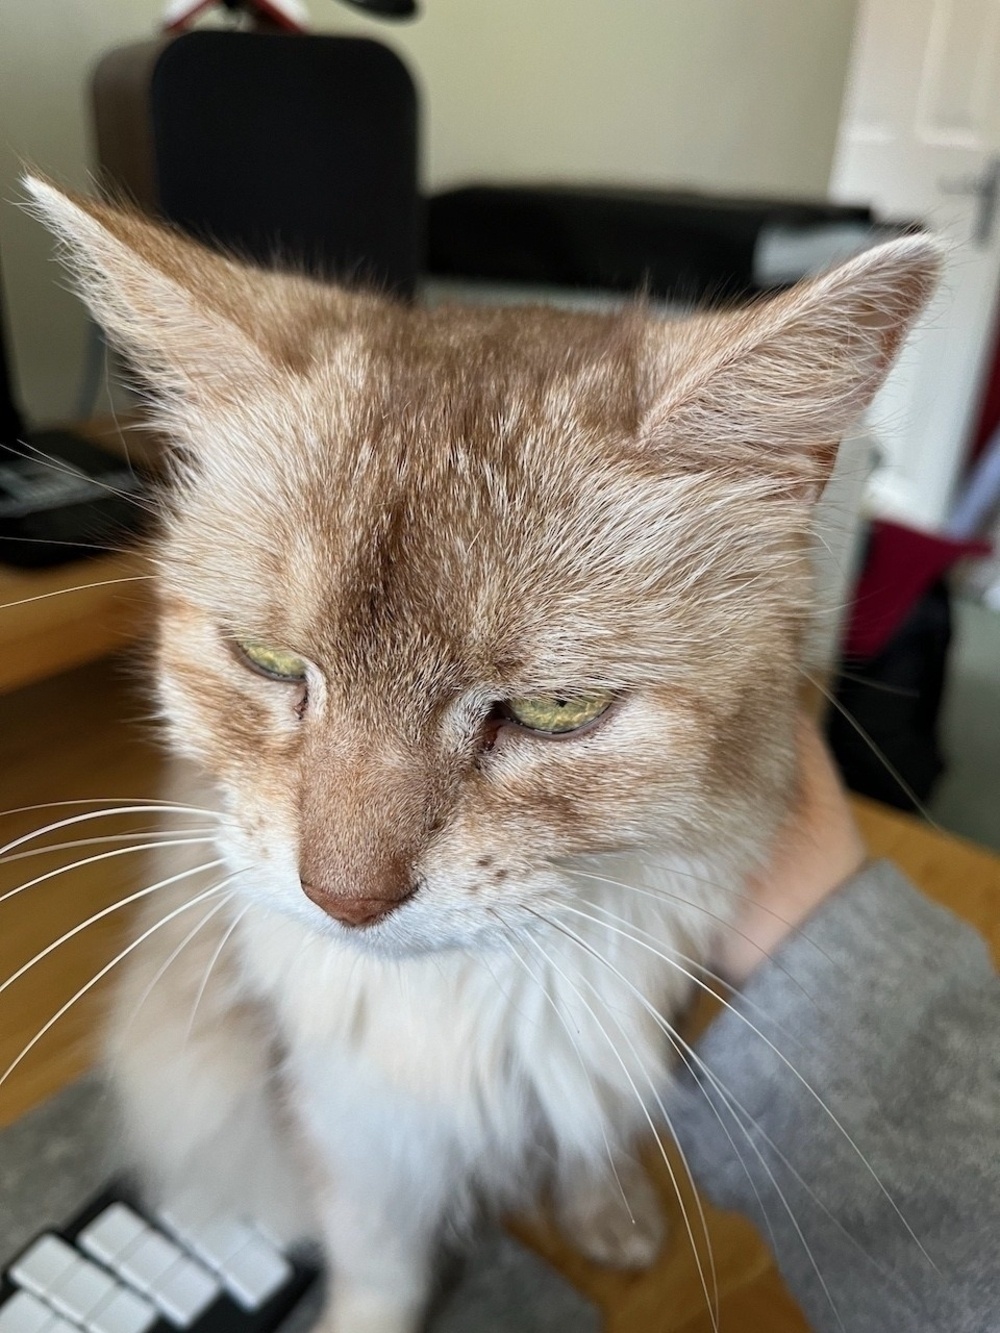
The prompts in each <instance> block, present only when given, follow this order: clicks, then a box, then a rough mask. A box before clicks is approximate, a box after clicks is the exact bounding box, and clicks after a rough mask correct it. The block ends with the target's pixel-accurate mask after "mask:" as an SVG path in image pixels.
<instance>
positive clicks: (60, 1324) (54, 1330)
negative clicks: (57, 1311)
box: [45, 1315, 80, 1333]
mask: <svg viewBox="0 0 1000 1333" xmlns="http://www.w3.org/2000/svg"><path fill="white" fill-rule="evenodd" d="M45 1333H80V1330H79V1329H78V1328H77V1326H76V1324H71V1323H70V1322H69V1320H68V1319H60V1318H59V1316H58V1315H53V1316H52V1323H51V1324H47V1325H46V1326H45Z"/></svg>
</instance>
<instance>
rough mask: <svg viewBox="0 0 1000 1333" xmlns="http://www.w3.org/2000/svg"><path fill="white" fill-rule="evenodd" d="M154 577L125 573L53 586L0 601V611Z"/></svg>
mask: <svg viewBox="0 0 1000 1333" xmlns="http://www.w3.org/2000/svg"><path fill="white" fill-rule="evenodd" d="M155 577H156V575H155V574H125V575H123V576H122V577H121V578H117V579H98V580H97V581H96V582H94V583H77V584H74V586H73V587H72V588H53V589H52V591H51V592H39V593H35V595H34V597H19V598H18V599H17V601H15V602H0V611H9V610H10V609H11V607H14V606H27V605H28V603H29V602H44V601H45V599H46V598H47V597H65V595H66V594H67V593H70V592H83V591H85V589H87V588H110V587H112V586H113V585H114V584H116V583H142V582H145V581H148V580H149V579H153V578H155Z"/></svg>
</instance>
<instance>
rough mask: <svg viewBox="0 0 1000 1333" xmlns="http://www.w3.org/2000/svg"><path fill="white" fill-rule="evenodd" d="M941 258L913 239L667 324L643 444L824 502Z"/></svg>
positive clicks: (928, 243)
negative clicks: (739, 303)
mask: <svg viewBox="0 0 1000 1333" xmlns="http://www.w3.org/2000/svg"><path fill="white" fill-rule="evenodd" d="M943 253H944V251H943V246H942V244H941V243H940V242H939V241H937V240H935V239H934V238H932V237H928V236H912V237H906V238H904V239H902V240H897V241H892V242H890V243H889V244H887V245H881V246H878V247H877V248H875V249H872V250H869V251H867V252H865V253H864V254H862V255H860V256H858V257H857V258H856V259H853V260H851V261H850V262H849V263H846V264H843V265H841V266H840V267H839V268H835V269H833V270H832V271H831V272H829V273H826V274H824V275H823V276H822V277H819V278H816V279H814V280H812V281H810V282H806V283H801V284H800V285H799V286H797V287H794V288H792V289H791V290H790V291H789V292H786V293H784V294H783V295H782V296H779V297H776V298H774V299H772V300H769V301H764V302H761V303H759V304H757V305H754V306H751V307H749V308H747V309H745V310H741V311H738V312H735V313H731V314H724V315H710V316H707V317H704V318H701V319H695V320H692V321H691V322H690V323H689V324H688V325H686V326H685V325H677V324H675V325H673V326H672V327H671V326H670V325H664V326H661V328H662V333H660V334H659V335H658V337H657V339H656V340H657V341H658V342H659V343H660V346H661V347H662V348H663V352H664V356H663V358H662V359H659V360H658V361H657V364H656V369H654V372H653V383H652V385H651V391H650V393H649V395H648V398H647V401H648V402H649V406H648V407H647V410H646V412H645V416H644V420H643V421H642V424H641V431H640V434H641V442H642V445H643V447H644V448H645V449H653V450H655V449H656V448H658V447H662V448H667V447H670V448H671V452H673V449H674V447H676V448H677V449H678V450H681V451H683V454H684V456H685V457H688V458H691V459H692V460H693V461H695V462H696V464H697V461H698V460H704V463H705V464H706V465H713V464H714V465H715V466H726V467H727V468H728V469H731V470H732V471H733V472H734V473H735V474H738V473H740V472H743V471H746V472H753V473H756V474H757V475H761V474H762V473H764V472H765V471H766V473H767V474H768V475H769V476H772V477H774V478H775V479H777V480H778V482H779V484H781V485H786V486H787V487H788V488H789V489H794V492H795V493H796V494H798V495H800V496H802V497H803V498H804V499H814V498H816V497H817V496H818V494H819V492H820V491H821V490H822V487H823V485H824V484H825V482H826V479H827V477H828V476H829V473H830V470H831V468H832V467H833V463H834V460H835V458H836V453H837V446H838V444H839V442H840V440H841V438H842V437H843V436H844V434H845V433H846V432H847V431H848V430H849V429H850V427H851V426H852V425H853V424H854V423H855V422H856V420H857V418H858V417H859V416H860V415H861V413H862V412H863V411H864V409H865V408H866V407H867V406H868V404H869V403H870V402H871V400H872V398H873V397H874V395H875V392H876V390H877V389H878V388H879V386H880V385H881V383H882V381H883V380H884V379H885V376H886V374H887V372H888V370H889V367H890V366H891V365H892V362H893V359H894V358H895V356H896V353H897V352H898V351H899V348H900V346H901V344H902V342H903V339H904V338H905V337H906V335H907V333H908V332H909V330H910V328H911V327H912V325H913V323H914V321H915V320H916V318H917V317H918V315H919V314H920V312H921V311H922V310H923V308H924V306H925V305H926V304H927V301H928V300H929V298H930V296H931V294H932V293H933V291H934V289H935V287H936V285H937V282H938V278H939V276H940V270H941V263H942V258H943ZM664 335H665V336H664ZM655 355H656V353H654V356H655Z"/></svg>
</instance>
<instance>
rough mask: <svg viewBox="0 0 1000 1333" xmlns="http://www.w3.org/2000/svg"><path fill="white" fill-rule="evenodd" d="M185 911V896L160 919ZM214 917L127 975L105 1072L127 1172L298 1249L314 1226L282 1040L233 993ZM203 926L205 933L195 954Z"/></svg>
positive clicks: (172, 935) (169, 941) (163, 943)
mask: <svg viewBox="0 0 1000 1333" xmlns="http://www.w3.org/2000/svg"><path fill="white" fill-rule="evenodd" d="M168 892H169V891H168ZM183 902H184V897H183V895H182V894H181V893H180V891H179V890H178V891H177V893H176V894H175V895H174V897H173V898H171V899H169V900H168V899H167V898H166V897H165V896H164V898H163V900H162V901H158V902H157V905H156V908H155V911H154V909H152V908H151V909H150V916H151V917H152V919H153V921H155V920H157V919H159V917H160V916H165V915H167V914H168V913H169V911H170V910H175V909H176V907H178V906H181V905H183ZM210 906H211V904H208V905H206V907H205V908H202V909H198V908H195V909H193V911H192V912H191V913H188V914H182V915H180V916H178V917H177V918H176V921H175V922H171V923H170V925H169V926H168V927H166V928H164V929H162V930H158V931H156V932H155V933H154V934H153V935H152V936H151V937H150V939H149V941H148V943H147V944H146V945H144V946H143V948H142V949H140V950H138V951H136V953H135V954H133V955H132V956H131V957H130V958H129V960H128V966H127V967H126V968H125V969H124V970H123V975H122V978H121V982H120V985H119V987H118V989H117V992H116V995H115V998H114V1002H113V1005H112V1007H111V1011H110V1013H109V1016H108V1023H107V1030H106V1065H107V1070H108V1074H109V1076H110V1080H111V1083H112V1085H113V1088H114V1090H115V1093H116V1100H117V1103H118V1108H119V1112H120V1118H121V1128H122V1130H123V1137H124V1143H123V1145H122V1151H123V1154H124V1156H125V1158H126V1161H125V1164H126V1165H127V1166H129V1167H130V1168H134V1169H136V1170H137V1171H138V1173H139V1176H140V1178H141V1181H142V1183H143V1186H144V1188H145V1190H146V1192H147V1193H148V1194H149V1196H150V1197H151V1198H152V1199H153V1200H155V1201H156V1202H157V1203H159V1204H161V1205H169V1204H175V1205H183V1206H185V1208H187V1209H189V1210H192V1211H194V1212H196V1213H201V1212H204V1213H206V1214H208V1213H212V1212H216V1211H221V1212H229V1213H235V1214H239V1215H242V1214H246V1215H248V1216H251V1217H255V1218H257V1219H258V1220H259V1221H261V1222H263V1223H265V1224H266V1225H267V1226H268V1228H269V1230H271V1231H272V1232H273V1233H274V1234H276V1235H278V1236H279V1237H281V1239H282V1240H285V1241H290V1240H293V1239H296V1238H298V1237H300V1236H303V1235H308V1234H312V1233H313V1232H314V1222H313V1216H312V1212H311V1209H310V1207H309V1193H308V1191H307V1190H306V1189H305V1188H304V1187H303V1181H304V1176H303V1172H302V1170H301V1165H300V1163H299V1162H298V1161H297V1159H296V1156H295V1141H294V1135H292V1134H290V1133H289V1130H288V1126H287V1124H286V1123H285V1121H286V1116H285V1114H284V1108H283V1098H282V1095H281V1088H280V1082H279V1080H278V1078H277V1062H276V1058H275V1050H274V1037H273V1032H272V1028H271V1024H270V1022H269V1020H268V1015H267V1013H266V1012H265V1011H264V1009H263V1008H262V1007H261V1006H259V1005H257V1004H254V1003H252V1002H249V1001H246V1000H245V999H243V998H242V997H241V996H239V995H237V994H234V993H233V988H232V987H231V986H230V984H229V982H230V980H231V978H230V977H229V976H228V967H227V963H228V961H229V960H228V958H227V957H226V953H225V946H226V936H227V932H228V931H229V929H230V925H231V921H230V917H229V916H228V915H227V913H226V912H224V911H219V912H217V913H216V914H215V915H214V916H212V917H211V918H210V919H209V916H208V912H209V910H210ZM199 913H200V915H199ZM192 919H193V921H194V924H197V923H198V922H199V921H202V922H203V923H204V924H203V925H202V928H201V929H200V930H199V932H198V934H197V935H196V936H192V937H191V938H190V940H189V941H187V942H185V941H186V937H187V935H188V932H189V931H191V929H192V924H191V922H192ZM144 925H145V922H144V921H142V922H140V926H144Z"/></svg>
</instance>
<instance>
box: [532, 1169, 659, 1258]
mask: <svg viewBox="0 0 1000 1333" xmlns="http://www.w3.org/2000/svg"><path fill="white" fill-rule="evenodd" d="M552 1202H553V1207H554V1210H555V1216H556V1221H557V1223H558V1225H559V1228H560V1230H561V1231H562V1232H563V1234H564V1235H565V1236H566V1239H567V1240H569V1241H570V1242H571V1243H572V1244H573V1245H574V1246H575V1247H576V1248H577V1249H578V1250H580V1252H581V1253H582V1254H585V1255H586V1256H587V1258H588V1259H593V1260H594V1262H595V1263H599V1264H604V1265H606V1266H607V1267H609V1268H624V1269H633V1268H648V1267H649V1265H650V1264H652V1262H653V1260H654V1259H655V1258H656V1256H657V1254H658V1253H659V1251H660V1248H661V1246H662V1245H663V1240H664V1236H665V1234H666V1225H665V1220H664V1216H663V1207H662V1205H661V1203H660V1200H659V1197H658V1195H657V1192H656V1190H655V1188H654V1186H653V1183H652V1181H651V1180H650V1179H649V1176H648V1175H647V1174H646V1172H645V1170H644V1169H643V1167H642V1165H641V1163H639V1162H637V1161H636V1160H635V1159H634V1158H631V1157H626V1156H624V1155H621V1156H618V1157H616V1160H615V1162H614V1166H613V1168H612V1164H611V1163H610V1162H608V1161H605V1162H603V1163H598V1164H596V1165H594V1164H580V1163H575V1162H574V1163H565V1164H563V1166H562V1167H561V1168H560V1170H559V1172H558V1174H557V1176H556V1179H555V1182H554V1185H553V1192H552Z"/></svg>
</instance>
